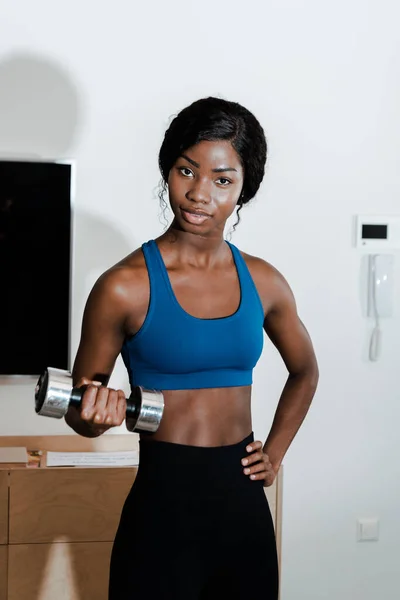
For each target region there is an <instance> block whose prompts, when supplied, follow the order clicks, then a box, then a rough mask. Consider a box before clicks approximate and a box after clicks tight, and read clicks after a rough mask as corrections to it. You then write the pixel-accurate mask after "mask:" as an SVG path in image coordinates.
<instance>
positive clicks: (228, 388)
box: [66, 98, 318, 600]
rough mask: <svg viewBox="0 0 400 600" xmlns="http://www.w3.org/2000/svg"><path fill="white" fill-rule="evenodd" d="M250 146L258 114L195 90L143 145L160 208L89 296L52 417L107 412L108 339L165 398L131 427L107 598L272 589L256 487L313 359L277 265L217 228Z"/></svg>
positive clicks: (301, 413) (114, 408)
mask: <svg viewBox="0 0 400 600" xmlns="http://www.w3.org/2000/svg"><path fill="white" fill-rule="evenodd" d="M265 161H266V141H265V136H264V132H263V129H262V127H261V126H260V124H259V122H258V121H257V119H256V118H255V117H254V116H253V115H252V114H251V113H250V112H249V111H248V110H246V109H245V108H244V107H242V106H241V105H239V104H237V103H233V102H227V101H225V100H221V99H217V98H207V99H203V100H199V101H197V102H194V103H193V104H192V105H191V106H189V107H187V108H185V109H184V110H182V111H181V112H180V113H179V114H178V116H177V117H176V118H175V119H174V120H173V121H172V123H171V125H170V127H169V128H168V130H167V132H166V134H165V138H164V141H163V144H162V146H161V150H160V154H159V165H160V170H161V174H162V177H163V182H164V190H166V189H168V195H169V202H170V206H171V209H172V211H173V214H174V220H173V223H172V225H171V226H170V227H169V229H168V230H167V231H166V233H164V234H163V235H162V236H161V237H159V238H158V239H157V240H155V241H154V240H153V241H150V242H148V243H146V244H144V245H143V246H142V248H140V249H137V250H136V251H134V252H133V253H132V254H131V255H129V256H128V257H127V258H125V259H123V260H122V261H121V262H120V263H118V264H117V265H115V266H114V267H113V268H111V269H110V270H108V271H107V272H106V273H105V274H104V275H102V277H100V279H99V280H98V281H97V283H96V284H95V286H94V288H93V290H92V292H91V294H90V296H89V299H88V302H87V305H86V308H85V313H84V318H83V326H82V337H81V341H80V345H79V349H78V353H77V356H76V360H75V365H74V369H73V379H74V383H75V384H76V385H78V386H82V385H88V384H89V387H88V389H87V391H86V392H85V394H84V397H83V402H82V409H81V411H80V412H78V411H76V410H75V409H70V410H69V412H68V414H67V416H66V421H67V423H68V424H69V425H70V426H71V427H72V428H73V429H74V430H75V431H76V432H78V433H80V434H81V435H84V436H88V437H90V436H98V435H101V434H102V433H103V432H104V431H106V430H107V429H109V428H110V427H114V426H117V425H121V423H122V422H123V419H124V414H125V407H126V401H125V396H124V393H123V392H122V391H121V390H113V389H110V388H108V387H107V383H108V380H109V377H110V375H111V372H112V370H113V367H114V363H115V360H116V358H117V356H118V355H119V353H122V357H123V359H124V362H125V365H126V367H127V370H128V373H129V377H130V382H131V385H132V386H133V385H141V386H143V387H145V388H149V389H159V390H162V391H163V394H164V398H165V410H164V415H163V418H162V421H161V424H160V427H159V429H158V430H157V432H156V433H154V434H151V435H146V436H141V439H140V466H139V469H138V475H137V477H136V480H135V483H134V485H133V488H132V490H131V492H130V493H129V495H128V498H127V500H126V502H125V505H124V509H123V512H122V515H121V521H120V525H119V529H118V532H117V535H116V539H115V543H114V547H113V553H112V559H111V571H110V590H109V598H110V600H128V599H129V600H130V599H135V600H136V599H137V600H141V599H143V598H146V599H149V598H154V599H157V600H164V599H170V600H200V599H202V600H210V599H212V598H218V599H219V600H221V599H222V600H223V599H224V598H229V599H230V600H232V599H237V600H242V599H244V598H252V597H253V596H254V597H256V595H257V594H258V597H260V598H261V597H262V598H265V599H270V600H276V598H277V595H278V571H277V556H276V544H275V536H274V529H273V524H272V520H271V514H270V511H269V507H268V502H267V500H266V498H265V494H264V491H263V486H269V485H271V484H272V483H273V481H274V479H275V476H276V474H277V472H278V469H279V466H280V464H281V462H282V459H283V457H284V455H285V453H286V451H287V449H288V447H289V445H290V443H291V441H292V440H293V438H294V436H295V434H296V432H297V430H298V429H299V427H300V425H301V423H302V421H303V419H304V417H305V415H306V413H307V410H308V408H309V405H310V403H311V400H312V397H313V395H314V392H315V389H316V384H317V379H318V368H317V363H316V359H315V355H314V351H313V348H312V344H311V341H310V338H309V336H308V334H307V332H306V330H305V328H304V326H303V325H302V323H301V321H300V320H299V317H298V315H297V312H296V306H295V301H294V299H293V295H292V293H291V290H290V288H289V286H288V284H287V283H286V281H285V279H284V278H283V277H282V275H280V273H278V272H277V271H276V270H275V269H274V268H273V267H272V266H271V265H270V264H268V263H266V262H265V261H264V260H262V259H260V258H256V257H253V256H250V255H247V254H244V253H242V252H240V251H239V250H238V249H237V248H236V247H235V246H233V245H232V244H229V243H227V242H225V241H224V237H223V234H224V228H225V224H226V221H227V219H228V217H229V216H230V215H231V214H232V213H233V212H234V210H235V209H236V210H237V213H238V214H239V210H240V209H241V208H242V207H243V206H244V205H245V204H247V203H248V202H249V201H250V200H251V199H252V198H253V197H254V196H255V194H256V192H257V190H258V188H259V186H260V183H261V181H262V179H263V176H264V168H265ZM263 329H264V330H265V332H266V333H267V335H268V336H269V338H270V339H271V340H272V342H273V343H274V344H275V345H276V347H277V348H278V350H279V352H280V354H281V356H282V359H283V360H284V362H285V364H286V366H287V369H288V372H289V376H288V380H287V383H286V385H285V387H284V390H283V393H282V396H281V398H280V401H279V404H278V408H277V411H276V415H275V419H274V421H273V425H272V428H271V431H270V433H269V435H268V438H267V440H266V442H265V443H262V442H261V441H254V438H253V434H252V421H251V407H250V399H251V384H252V370H253V368H254V366H255V364H256V363H257V360H258V358H259V356H260V354H261V351H262V345H263Z"/></svg>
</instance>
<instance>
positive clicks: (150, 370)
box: [121, 240, 264, 390]
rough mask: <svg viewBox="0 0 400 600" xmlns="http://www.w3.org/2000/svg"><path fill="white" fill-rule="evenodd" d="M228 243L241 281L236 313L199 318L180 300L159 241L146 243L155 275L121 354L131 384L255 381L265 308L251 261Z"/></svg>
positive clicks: (164, 386) (166, 386) (161, 386)
mask: <svg viewBox="0 0 400 600" xmlns="http://www.w3.org/2000/svg"><path fill="white" fill-rule="evenodd" d="M227 243H228V244H229V247H230V249H231V251H232V255H233V259H234V262H235V265H236V270H237V273H238V278H239V283H240V292H241V293H240V296H241V297H240V304H239V307H238V309H237V310H236V312H235V313H233V314H232V315H230V316H228V317H222V318H217V319H200V318H198V317H194V316H192V315H190V314H188V313H187V312H186V311H185V310H184V309H183V308H182V307H181V306H180V304H179V303H178V300H177V298H176V296H175V294H174V292H173V289H172V286H171V283H170V280H169V276H168V271H167V269H166V267H165V264H164V261H163V259H162V256H161V253H160V251H159V249H158V246H157V244H156V242H155V241H154V240H151V241H149V242H147V243H145V244H143V246H142V251H143V254H144V258H145V261H146V267H147V271H148V274H149V280H150V303H149V307H148V311H147V315H146V319H145V321H144V323H143V325H142V327H141V328H140V329H139V331H138V332H137V333H135V334H134V335H133V336H131V337H129V338H127V339H126V340H125V341H124V344H123V347H122V350H121V355H122V358H123V361H124V363H125V366H126V368H127V370H128V374H129V380H130V384H131V386H135V385H140V386H142V387H144V388H147V389H156V390H182V389H200V388H218V387H233V386H245V385H251V383H252V381H253V368H254V367H255V365H256V363H257V361H258V359H259V358H260V355H261V351H262V348H263V340H264V336H263V323H264V311H263V307H262V304H261V300H260V297H259V295H258V292H257V290H256V287H255V285H254V282H253V279H252V277H251V275H250V272H249V270H248V268H247V265H246V263H245V261H244V259H243V257H242V255H241V254H240V252H239V250H238V249H237V248H236V246H234V245H233V244H230V243H229V242H227Z"/></svg>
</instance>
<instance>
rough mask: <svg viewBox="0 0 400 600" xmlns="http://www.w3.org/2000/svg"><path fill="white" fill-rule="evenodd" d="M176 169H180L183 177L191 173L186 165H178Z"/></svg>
mask: <svg viewBox="0 0 400 600" xmlns="http://www.w3.org/2000/svg"><path fill="white" fill-rule="evenodd" d="M178 171H180V172H181V173H182V175H184V176H185V177H190V176H191V175H193V173H192V171H191V170H190V169H188V168H187V167H179V169H178Z"/></svg>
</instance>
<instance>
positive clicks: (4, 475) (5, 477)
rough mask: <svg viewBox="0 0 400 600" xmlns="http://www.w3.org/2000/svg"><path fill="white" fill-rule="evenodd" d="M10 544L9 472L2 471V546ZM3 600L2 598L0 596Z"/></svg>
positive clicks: (0, 472)
mask: <svg viewBox="0 0 400 600" xmlns="http://www.w3.org/2000/svg"><path fill="white" fill-rule="evenodd" d="M7 542H8V472H7V471H1V470H0V545H1V544H7ZM0 598H1V596H0Z"/></svg>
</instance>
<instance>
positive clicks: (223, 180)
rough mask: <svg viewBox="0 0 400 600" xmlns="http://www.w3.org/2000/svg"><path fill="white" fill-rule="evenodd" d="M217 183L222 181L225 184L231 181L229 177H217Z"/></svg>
mask: <svg viewBox="0 0 400 600" xmlns="http://www.w3.org/2000/svg"><path fill="white" fill-rule="evenodd" d="M217 183H220V184H221V185H223V186H226V185H229V184H230V183H231V182H230V181H229V179H226V178H225V177H220V178H219V179H217Z"/></svg>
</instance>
